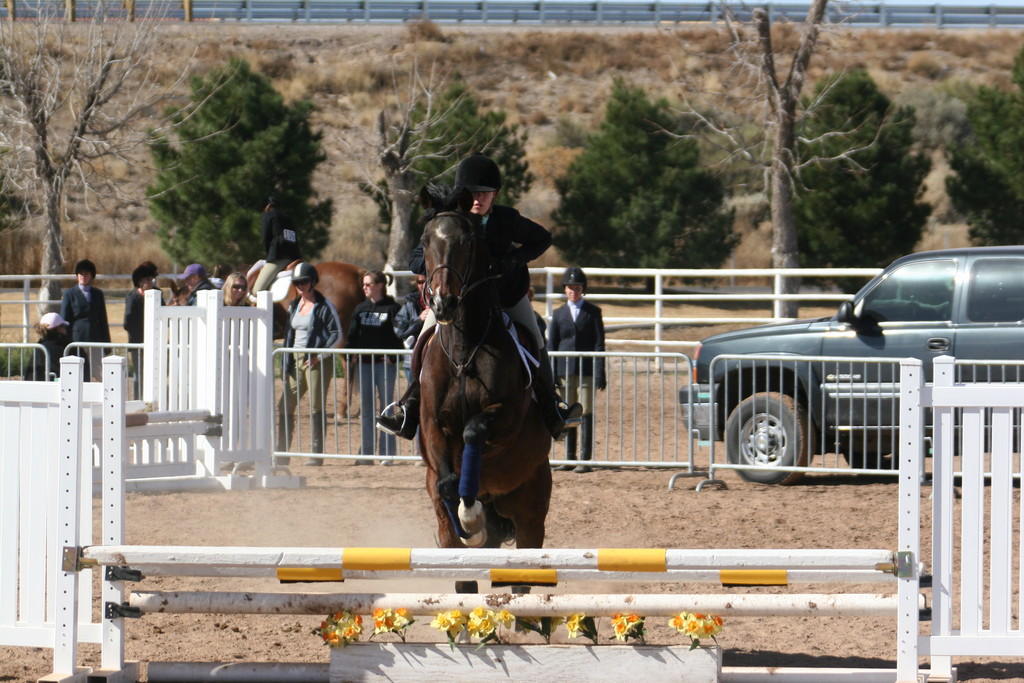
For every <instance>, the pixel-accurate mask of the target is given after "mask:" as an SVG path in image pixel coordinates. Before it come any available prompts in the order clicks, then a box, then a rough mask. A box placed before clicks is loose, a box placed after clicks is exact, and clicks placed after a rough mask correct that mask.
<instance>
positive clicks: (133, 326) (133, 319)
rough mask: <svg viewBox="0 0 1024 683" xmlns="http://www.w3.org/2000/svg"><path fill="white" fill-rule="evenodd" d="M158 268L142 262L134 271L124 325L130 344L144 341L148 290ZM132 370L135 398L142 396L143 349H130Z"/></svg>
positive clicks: (151, 285) (152, 285)
mask: <svg viewBox="0 0 1024 683" xmlns="http://www.w3.org/2000/svg"><path fill="white" fill-rule="evenodd" d="M156 276H157V270H156V266H155V265H154V264H153V262H152V261H145V262H143V263H140V264H139V265H138V266H136V267H135V270H133V271H132V291H130V292H128V296H127V297H126V298H125V302H124V323H123V327H124V329H125V331H126V332H127V333H128V343H129V344H141V343H142V342H143V341H144V336H145V335H144V329H145V313H144V312H145V303H146V292H147V291H149V290H150V289H153V287H154V286H155V283H156ZM128 358H129V359H130V360H131V372H132V373H134V379H135V398H139V397H141V396H142V384H141V381H142V351H141V350H140V349H129V350H128Z"/></svg>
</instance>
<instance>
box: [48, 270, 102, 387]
mask: <svg viewBox="0 0 1024 683" xmlns="http://www.w3.org/2000/svg"><path fill="white" fill-rule="evenodd" d="M75 275H76V276H77V277H78V284H77V285H75V286H74V287H71V288H69V289H66V290H64V296H63V298H62V299H61V302H60V317H61V318H63V319H64V320H65V321H67V325H68V328H69V332H70V334H69V336H70V337H71V341H73V342H99V343H106V344H109V343H110V324H109V323H108V322H107V302H106V299H105V298H104V297H103V290H101V289H100V288H99V287H94V286H93V282H95V280H96V264H94V263H93V262H92V261H90V260H89V259H82V260H81V261H79V262H78V263H76V264H75ZM78 355H80V356H82V357H83V358H85V372H86V376H87V377H91V378H92V379H93V380H99V379H100V376H101V373H102V370H103V368H102V367H101V364H100V360H101V359H102V358H103V350H102V349H97V348H87V349H80V350H79V351H78Z"/></svg>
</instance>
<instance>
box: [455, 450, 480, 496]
mask: <svg viewBox="0 0 1024 683" xmlns="http://www.w3.org/2000/svg"><path fill="white" fill-rule="evenodd" d="M482 453H483V449H482V448H481V447H480V446H478V445H476V444H471V443H467V444H466V445H465V447H463V449H462V475H461V476H460V477H459V496H460V497H462V498H476V494H477V493H479V492H480V464H481V463H482V462H483V457H482V455H481V454H482Z"/></svg>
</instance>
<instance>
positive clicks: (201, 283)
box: [178, 263, 217, 306]
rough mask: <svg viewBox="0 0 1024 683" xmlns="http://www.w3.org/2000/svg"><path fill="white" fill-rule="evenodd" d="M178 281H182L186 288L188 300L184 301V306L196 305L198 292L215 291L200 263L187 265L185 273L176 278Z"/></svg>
mask: <svg viewBox="0 0 1024 683" xmlns="http://www.w3.org/2000/svg"><path fill="white" fill-rule="evenodd" d="M178 279H179V280H184V282H185V286H186V287H188V298H187V299H186V300H185V305H186V306H195V305H196V299H197V298H198V295H199V292H201V291H203V290H206V289H213V290H215V289H217V288H216V287H214V286H213V283H212V282H210V278H209V276H208V275H207V274H206V268H204V267H203V264H201V263H192V264H189V265H188V267H186V268H185V272H183V273H182V274H181V275H179V276H178Z"/></svg>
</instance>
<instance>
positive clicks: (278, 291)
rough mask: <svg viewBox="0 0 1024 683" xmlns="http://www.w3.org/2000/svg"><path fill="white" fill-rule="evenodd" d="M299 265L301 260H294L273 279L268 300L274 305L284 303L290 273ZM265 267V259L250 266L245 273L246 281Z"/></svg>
mask: <svg viewBox="0 0 1024 683" xmlns="http://www.w3.org/2000/svg"><path fill="white" fill-rule="evenodd" d="M299 263H302V259H295V260H294V261H292V262H291V263H289V264H288V267H287V268H284V269H283V270H281V272H279V273H278V274H277V277H276V278H274V281H273V282H271V283H270V298H271V300H273V301H274V303H278V302H281V301H284V300H285V299H287V298H288V290H289V289H290V288H291V286H292V271H293V270H294V269H295V266H296V265H298V264H299ZM265 265H267V260H266V259H260V260H259V261H257V262H256V263H254V264H252V268H250V269H249V272H248V273H246V280H248V279H249V275H252V274H253V273H255V272H256V271H257V270H259V269H261V268H263V266H265Z"/></svg>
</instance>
